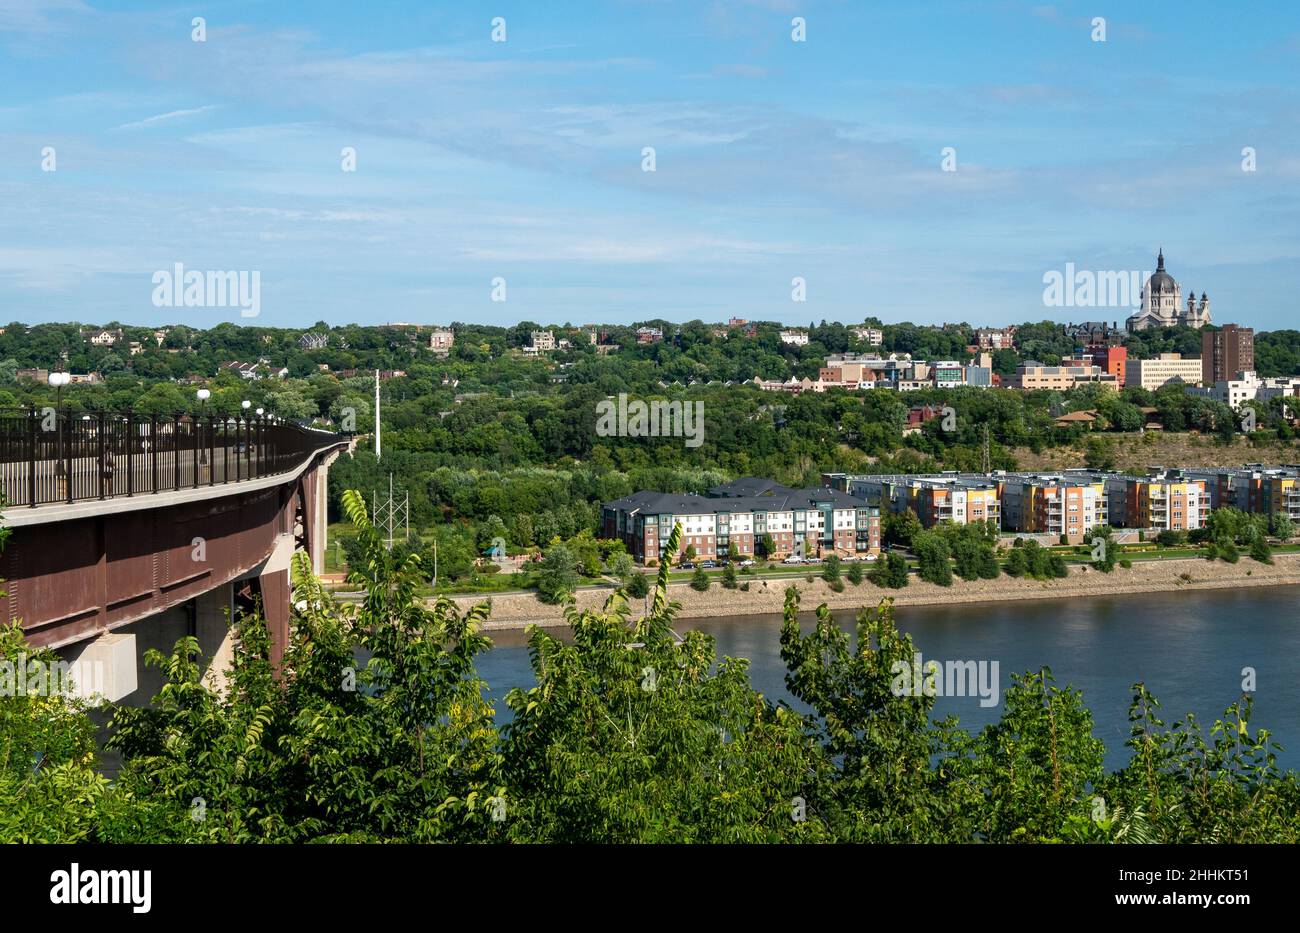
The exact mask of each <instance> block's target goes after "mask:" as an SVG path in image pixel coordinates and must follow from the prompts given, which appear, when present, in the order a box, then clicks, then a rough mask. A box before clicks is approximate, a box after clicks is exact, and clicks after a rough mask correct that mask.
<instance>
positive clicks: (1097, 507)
mask: <svg viewBox="0 0 1300 933" xmlns="http://www.w3.org/2000/svg"><path fill="white" fill-rule="evenodd" d="M995 476H997V477H998V478H999V482H1000V485H1001V498H1002V527H1003V528H1004V529H1005V530H1007V531H1020V532H1026V533H1031V534H1048V535H1051V536H1053V537H1054V538H1058V539H1059V538H1060V537H1061V536H1062V535H1064V536H1065V539H1066V541H1067V542H1068V543H1070V544H1080V543H1082V542H1083V540H1084V538H1085V537H1087V535H1088V533H1089V532H1091V531H1092V530H1093V529H1094V528H1097V527H1100V526H1101V525H1105V524H1106V523H1107V519H1108V516H1109V502H1108V500H1107V496H1106V483H1105V481H1104V480H1103V479H1100V478H1095V477H1085V476H1081V475H1076V476H1067V475H1065V474H1059V473H1052V474H1031V473H1009V474H995Z"/></svg>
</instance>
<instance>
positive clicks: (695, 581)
mask: <svg viewBox="0 0 1300 933" xmlns="http://www.w3.org/2000/svg"><path fill="white" fill-rule="evenodd" d="M711 582H712V581H710V580H709V575H708V574H707V573H705V572H704V568H703V567H696V568H695V572H694V573H693V574H691V589H693V590H695V591H696V592H699V593H703V592H704V591H705V590H707V589H708V588H709V584H710V583H711Z"/></svg>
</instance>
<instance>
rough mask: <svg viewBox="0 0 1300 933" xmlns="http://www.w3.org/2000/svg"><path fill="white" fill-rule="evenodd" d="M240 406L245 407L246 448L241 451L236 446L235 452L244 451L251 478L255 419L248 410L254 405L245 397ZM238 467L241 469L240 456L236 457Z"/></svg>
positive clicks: (245, 462)
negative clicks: (239, 465) (253, 419)
mask: <svg viewBox="0 0 1300 933" xmlns="http://www.w3.org/2000/svg"><path fill="white" fill-rule="evenodd" d="M239 407H240V408H242V409H243V421H244V441H243V447H244V449H243V450H242V451H241V450H240V449H239V448H238V447H236V448H235V452H236V453H242V454H243V457H244V464H245V466H247V467H248V470H247V472H248V475H249V477H250V478H251V477H252V475H253V470H252V466H253V443H252V442H253V421H252V419H251V417H250V416H249V412H248V410H249V409H250V408H252V407H253V403H252V402H250V401H249V400H248V399H244V400H243V401H242V402H240V403H239ZM238 469H239V467H238V457H236V470H238Z"/></svg>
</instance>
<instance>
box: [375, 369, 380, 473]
mask: <svg viewBox="0 0 1300 933" xmlns="http://www.w3.org/2000/svg"><path fill="white" fill-rule="evenodd" d="M380 454H381V451H380V448H379V370H377V369H376V370H375V459H376V460H378V459H379V458H380Z"/></svg>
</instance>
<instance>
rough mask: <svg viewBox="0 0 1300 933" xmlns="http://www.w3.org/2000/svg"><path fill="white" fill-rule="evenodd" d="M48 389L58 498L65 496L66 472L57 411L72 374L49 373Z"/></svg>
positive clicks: (61, 427)
mask: <svg viewBox="0 0 1300 933" xmlns="http://www.w3.org/2000/svg"><path fill="white" fill-rule="evenodd" d="M48 381H49V383H50V387H51V388H53V389H54V391H55V402H54V432H55V435H56V438H57V440H56V443H57V451H58V460H57V461H56V462H55V464H54V477H55V480H56V481H57V482H58V483H59V498H63V497H64V496H66V495H67V484H68V471H67V468H66V467H65V466H64V465H63V425H62V424H61V423H60V421H59V409H61V408H62V407H63V387H64V386H65V385H67V384H68V383H69V382H71V381H72V374H71V373H66V372H55V373H50V374H49V377H48Z"/></svg>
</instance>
